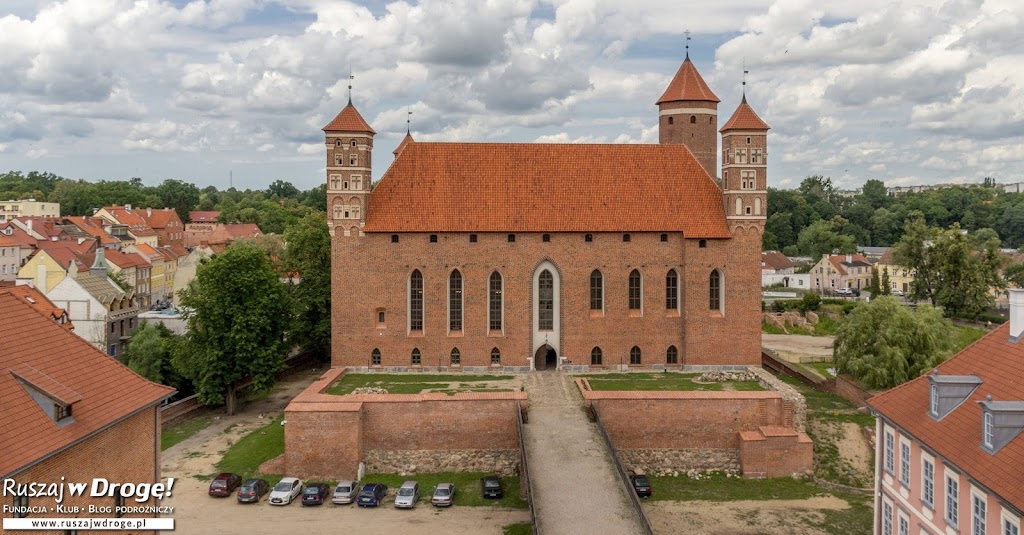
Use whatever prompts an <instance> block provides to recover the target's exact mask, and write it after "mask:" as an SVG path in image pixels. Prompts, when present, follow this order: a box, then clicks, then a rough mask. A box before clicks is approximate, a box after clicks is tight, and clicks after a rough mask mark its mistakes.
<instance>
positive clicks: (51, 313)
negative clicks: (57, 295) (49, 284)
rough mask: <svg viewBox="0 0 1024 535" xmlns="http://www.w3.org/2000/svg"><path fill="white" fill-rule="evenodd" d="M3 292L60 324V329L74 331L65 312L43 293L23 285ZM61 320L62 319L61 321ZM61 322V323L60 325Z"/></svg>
mask: <svg viewBox="0 0 1024 535" xmlns="http://www.w3.org/2000/svg"><path fill="white" fill-rule="evenodd" d="M5 291H6V292H7V293H9V294H11V295H13V296H15V297H17V298H18V299H21V300H22V301H24V302H25V303H28V304H30V305H32V308H33V309H34V310H35V311H37V312H39V313H40V314H42V315H43V316H45V317H47V318H49V319H51V320H53V321H56V322H57V323H60V324H61V326H62V327H64V328H65V329H67V330H69V331H73V330H74V329H75V326H74V324H72V323H71V320H70V319H69V318H68V317H67V311H66V310H64V309H63V308H58V307H57V305H55V304H53V301H50V299H49V298H48V297H46V296H45V295H44V294H43V292H40V291H39V290H37V289H35V288H33V287H31V286H29V285H27V284H25V285H18V286H12V287H10V288H6V289H5ZM62 318H63V319H62ZM62 321H63V323H61V322H62Z"/></svg>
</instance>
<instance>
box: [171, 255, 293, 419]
mask: <svg viewBox="0 0 1024 535" xmlns="http://www.w3.org/2000/svg"><path fill="white" fill-rule="evenodd" d="M181 304H182V309H183V310H185V311H187V312H186V313H185V317H186V321H187V324H188V334H187V335H186V337H185V341H184V343H183V344H181V346H180V347H179V348H178V350H177V351H175V356H174V358H175V367H176V368H177V369H178V370H181V371H182V372H184V373H186V374H187V377H188V378H189V379H191V380H192V382H193V383H194V384H195V387H196V393H197V394H199V399H200V401H202V402H203V403H205V404H208V405H210V404H217V403H225V405H226V406H227V412H228V414H234V413H235V411H236V410H237V403H238V400H237V391H238V387H239V386H240V385H241V384H242V383H243V382H244V381H246V380H251V381H252V389H253V391H256V392H260V391H265V390H267V389H269V388H270V387H271V386H272V385H273V384H274V381H275V378H276V376H277V372H278V371H280V370H281V369H282V368H283V367H284V360H285V357H286V354H287V346H286V345H285V343H284V339H283V337H284V332H285V328H286V327H287V325H288V324H289V321H290V316H289V305H288V302H287V295H286V294H285V289H284V285H283V284H282V283H281V281H280V280H278V276H277V274H276V273H274V270H273V268H272V267H271V265H270V260H269V259H268V258H267V254H266V252H265V251H264V250H262V249H260V248H259V247H258V246H256V245H255V244H253V243H251V242H248V241H240V242H237V243H235V244H232V245H231V247H228V248H227V249H226V250H225V251H224V252H223V253H222V254H220V255H217V256H215V257H213V258H211V259H210V260H209V261H208V262H206V263H204V264H201V265H200V266H199V267H198V269H197V272H196V278H195V279H193V281H192V283H190V284H189V286H188V288H186V289H184V290H182V292H181Z"/></svg>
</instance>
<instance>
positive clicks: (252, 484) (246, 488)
mask: <svg viewBox="0 0 1024 535" xmlns="http://www.w3.org/2000/svg"><path fill="white" fill-rule="evenodd" d="M268 492H270V484H268V483H267V480H265V479H246V480H245V482H244V483H242V486H241V487H238V503H254V502H258V501H260V499H261V498H263V495H264V494H266V493H268Z"/></svg>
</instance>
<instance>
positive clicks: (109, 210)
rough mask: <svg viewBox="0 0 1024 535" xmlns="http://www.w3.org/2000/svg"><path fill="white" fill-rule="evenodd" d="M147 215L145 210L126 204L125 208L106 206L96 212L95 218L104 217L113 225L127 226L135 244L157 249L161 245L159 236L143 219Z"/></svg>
mask: <svg viewBox="0 0 1024 535" xmlns="http://www.w3.org/2000/svg"><path fill="white" fill-rule="evenodd" d="M145 213H146V211H145V210H139V209H138V208H135V209H133V208H132V205H130V204H126V205H124V206H105V207H103V208H100V209H99V210H98V211H97V212H96V214H95V217H102V218H103V219H105V220H107V221H109V222H111V223H117V224H120V225H125V226H127V227H128V234H129V235H131V237H132V239H133V240H134V241H135V243H144V244H146V245H149V246H150V247H157V246H158V245H159V234H157V232H156V231H155V230H153V227H151V226H149V223H147V222H146V219H145V218H144V217H142V214H145Z"/></svg>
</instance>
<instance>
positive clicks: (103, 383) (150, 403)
mask: <svg viewBox="0 0 1024 535" xmlns="http://www.w3.org/2000/svg"><path fill="white" fill-rule="evenodd" d="M33 308H34V307H33V306H32V305H31V304H29V303H28V302H26V301H24V300H23V299H22V298H20V297H18V296H16V295H14V293H13V292H12V289H10V288H0V310H3V311H4V312H3V314H0V347H2V348H3V351H0V407H3V410H2V411H0V444H2V445H3V448H2V451H3V454H2V455H0V480H6V479H13V480H14V481H15V483H16V484H17V485H21V484H27V483H36V484H49V483H56V484H60V483H61V482H62V478H63V481H64V482H71V483H87V484H89V483H92V481H93V478H106V479H107V480H109V481H110V482H112V483H133V484H138V483H156V482H159V481H160V413H159V404H160V403H161V402H162V401H163V400H165V399H167V398H168V397H170V396H171V394H173V393H174V390H173V389H172V388H169V387H166V386H161V385H158V384H155V383H151V382H149V381H147V380H145V379H143V378H142V377H140V376H139V375H137V374H136V373H135V372H133V371H131V370H130V369H128V367H126V366H124V365H122V364H120V363H119V362H117V360H115V359H112V358H110V357H108V356H106V355H104V354H103V353H102V352H101V351H98V350H97V349H96V348H95V347H93V346H91V345H89V344H88V343H87V342H85V341H84V340H82V339H80V338H79V337H77V336H75V335H74V334H72V333H70V332H68V331H67V330H66V329H65V328H64V327H62V326H61V325H59V324H57V323H56V322H54V321H53V320H52V319H49V318H47V317H46V316H45V315H44V314H40V311H39V310H34V309H33ZM112 460H116V462H112ZM89 494H90V493H88V492H86V493H84V497H74V496H70V495H68V494H67V493H65V497H64V501H63V505H64V506H67V507H69V508H74V507H75V506H77V507H79V508H80V512H78V513H69V512H62V513H60V514H52V513H31V512H24V511H29V510H31V509H32V508H38V507H40V506H45V507H54V506H55V505H56V503H55V501H54V500H53V499H52V498H40V497H29V496H25V495H23V494H20V495H18V496H7V497H5V498H4V505H5V506H16V507H21V508H22V509H13V510H12V508H11V507H5V508H3V509H2V510H0V517H2V518H24V517H27V518H30V519H31V518H54V517H61V518H66V517H68V518H70V517H89V516H92V517H100V518H111V517H113V516H115V515H114V514H112V513H104V514H92V515H90V514H88V506H89V505H95V506H104V507H113V506H115V505H117V504H124V503H125V502H124V501H123V499H119V498H114V497H101V498H90V497H89ZM148 503H149V505H153V504H154V502H153V501H150V502H148ZM127 504H128V505H138V504H137V503H136V502H134V501H132V499H128V500H127ZM124 516H126V517H153V516H156V515H153V514H126V515H124ZM48 533H49V532H48Z"/></svg>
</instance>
